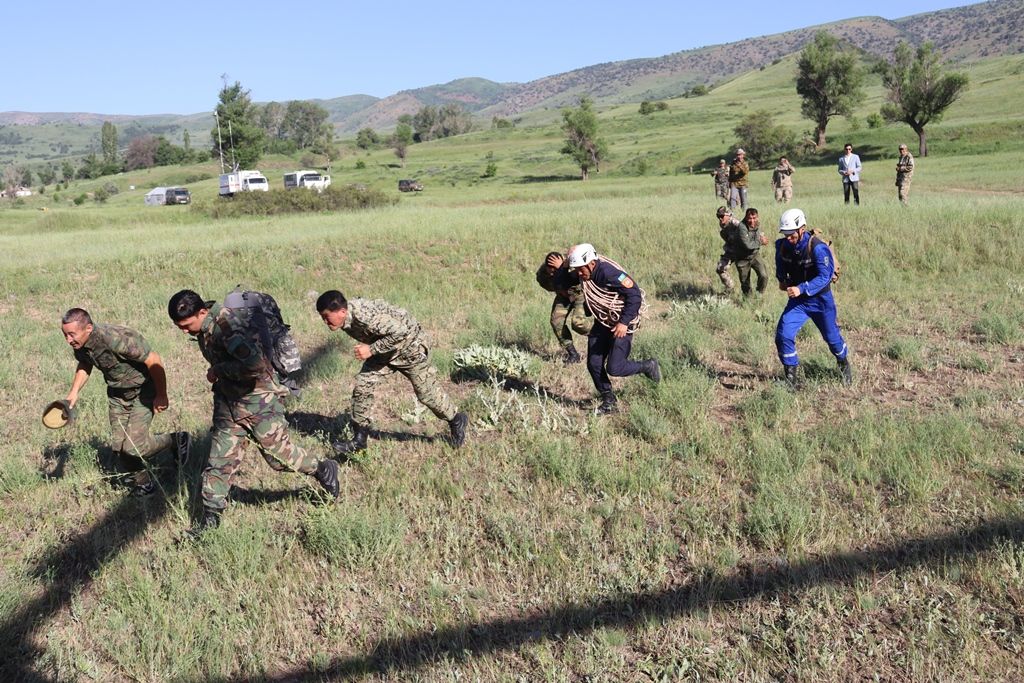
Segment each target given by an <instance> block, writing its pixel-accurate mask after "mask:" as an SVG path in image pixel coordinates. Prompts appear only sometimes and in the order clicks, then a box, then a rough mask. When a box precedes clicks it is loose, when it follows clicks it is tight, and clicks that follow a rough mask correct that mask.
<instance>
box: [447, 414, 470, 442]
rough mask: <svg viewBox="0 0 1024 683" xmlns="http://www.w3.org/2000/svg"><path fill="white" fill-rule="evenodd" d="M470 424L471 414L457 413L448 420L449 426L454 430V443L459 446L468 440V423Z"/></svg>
mask: <svg viewBox="0 0 1024 683" xmlns="http://www.w3.org/2000/svg"><path fill="white" fill-rule="evenodd" d="M467 424H469V415H466V414H465V413H455V417H453V418H452V419H451V420H449V421H448V428H449V429H451V430H452V445H453V446H455V447H456V448H458V447H459V446H461V445H462V444H463V443H465V441H466V425H467Z"/></svg>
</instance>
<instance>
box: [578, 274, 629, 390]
mask: <svg viewBox="0 0 1024 683" xmlns="http://www.w3.org/2000/svg"><path fill="white" fill-rule="evenodd" d="M590 280H591V282H593V283H594V284H595V285H597V286H598V287H600V288H601V289H603V290H605V291H607V292H610V293H614V294H618V295H619V296H621V297H622V300H623V307H622V313H621V317H620V318H619V322H621V323H623V324H625V325H628V324H629V323H631V322H633V319H634V318H636V316H637V314H638V313H639V312H640V301H641V298H640V288H639V287H637V285H636V283H635V282H633V280H632V278H630V277H629V275H627V274H626V273H624V272H622V271H621V270H619V269H618V268H616V267H615V266H613V265H611V264H609V263H607V262H605V261H600V260H599V261H598V262H597V266H595V267H594V272H593V273H591V275H590ZM632 347H633V335H631V334H627V335H626V336H624V337H622V338H620V339H616V338H615V335H613V334H612V331H611V328H609V327H607V326H606V325H605V324H604V323H603V322H601V321H600V320H598V319H596V318H595V320H594V326H593V327H592V328H591V329H590V335H589V336H588V337H587V370H589V371H590V377H591V379H593V380H594V386H595V387H596V388H597V391H598V392H599V393H600V394H601V395H602V396H604V395H605V394H608V393H611V390H612V382H611V380H610V379H609V377H608V376H609V375H611V376H613V377H629V376H630V375H635V374H637V373H639V372H641V371H642V370H643V365H642V364H641V363H638V362H636V361H634V360H630V359H629V352H630V350H631V349H632Z"/></svg>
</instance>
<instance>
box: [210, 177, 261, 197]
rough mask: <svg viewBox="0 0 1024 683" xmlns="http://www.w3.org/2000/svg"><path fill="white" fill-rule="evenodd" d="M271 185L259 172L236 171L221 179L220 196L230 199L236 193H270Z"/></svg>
mask: <svg viewBox="0 0 1024 683" xmlns="http://www.w3.org/2000/svg"><path fill="white" fill-rule="evenodd" d="M269 190H270V183H268V182H267V178H266V176H264V175H263V174H262V173H260V172H259V171H235V172H234V173H224V174H222V175H221V177H220V196H221V197H230V196H231V195H233V194H235V193H236V192H268V191H269Z"/></svg>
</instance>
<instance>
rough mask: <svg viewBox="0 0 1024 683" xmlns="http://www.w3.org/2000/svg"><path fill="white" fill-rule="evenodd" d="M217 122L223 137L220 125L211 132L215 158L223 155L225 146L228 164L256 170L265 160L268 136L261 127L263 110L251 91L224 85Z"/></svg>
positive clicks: (236, 84) (240, 86) (240, 85)
mask: <svg viewBox="0 0 1024 683" xmlns="http://www.w3.org/2000/svg"><path fill="white" fill-rule="evenodd" d="M217 99H218V102H217V109H216V115H217V119H218V120H219V121H220V137H219V139H218V131H217V125H216V123H215V124H214V127H213V129H212V130H211V131H210V138H211V140H212V142H213V153H214V155H218V154H219V147H218V144H219V143H221V141H222V144H223V149H224V160H225V161H226V162H228V163H229V164H233V165H234V166H236V167H238V168H252V167H253V166H255V165H256V162H258V161H259V160H260V157H261V156H263V146H264V144H265V140H266V138H265V136H264V133H263V129H261V128H260V126H259V123H258V120H257V119H258V115H259V107H257V106H256V105H255V104H253V103H252V100H251V99H250V97H249V91H248V90H243V89H242V84H241V83H239V82H238V81H235V83H234V85H230V86H229V85H227V83H225V84H224V87H222V88H221V90H220V94H219V95H218V97H217Z"/></svg>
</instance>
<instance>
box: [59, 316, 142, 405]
mask: <svg viewBox="0 0 1024 683" xmlns="http://www.w3.org/2000/svg"><path fill="white" fill-rule="evenodd" d="M152 351H153V349H152V348H151V347H150V345H149V342H147V341H146V339H145V337H143V336H142V335H141V334H139V333H138V332H136V331H135V330H133V329H131V328H128V327H122V326H121V325H93V328H92V333H91V334H90V335H89V339H87V340H86V342H85V343H84V344H82V347H81V348H80V349H75V360H77V361H78V362H79V363H81V364H82V367H83V368H84V369H85V371H86V372H90V373H91V372H92V369H93V368H94V367H96V368H99V369H100V372H102V373H103V380H104V381H105V382H106V383H107V386H108V387H109V388H110V389H113V390H118V389H136V388H138V387H141V386H142V385H143V384H146V383H147V382H152V378H151V377H150V375H149V368H147V367H146V363H145V360H146V357H147V356H149V354H150V353H152Z"/></svg>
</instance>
